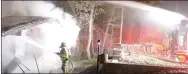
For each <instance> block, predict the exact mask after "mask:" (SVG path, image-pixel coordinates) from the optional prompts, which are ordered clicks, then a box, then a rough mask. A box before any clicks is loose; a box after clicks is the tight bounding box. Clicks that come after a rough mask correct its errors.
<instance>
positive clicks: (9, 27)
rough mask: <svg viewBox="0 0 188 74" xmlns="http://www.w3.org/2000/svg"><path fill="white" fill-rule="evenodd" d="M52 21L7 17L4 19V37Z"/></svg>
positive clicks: (27, 17) (40, 18)
mask: <svg viewBox="0 0 188 74" xmlns="http://www.w3.org/2000/svg"><path fill="white" fill-rule="evenodd" d="M50 21H52V19H51V18H45V17H38V16H7V17H2V25H1V26H2V36H6V35H14V34H16V33H17V32H20V31H21V30H24V29H28V28H31V27H34V26H37V25H40V24H42V23H45V22H50Z"/></svg>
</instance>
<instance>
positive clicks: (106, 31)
mask: <svg viewBox="0 0 188 74" xmlns="http://www.w3.org/2000/svg"><path fill="white" fill-rule="evenodd" d="M114 11H115V8H114V10H113V11H112V14H111V16H110V17H111V18H110V20H109V22H108V24H107V28H106V30H105V35H104V41H103V46H102V48H103V49H104V45H105V42H106V36H107V34H108V29H109V26H110V22H111V20H112V17H113V15H114Z"/></svg>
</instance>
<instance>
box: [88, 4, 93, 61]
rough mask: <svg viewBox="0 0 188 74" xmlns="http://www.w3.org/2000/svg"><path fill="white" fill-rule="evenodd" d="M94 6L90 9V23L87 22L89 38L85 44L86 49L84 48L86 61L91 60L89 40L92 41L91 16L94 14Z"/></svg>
mask: <svg viewBox="0 0 188 74" xmlns="http://www.w3.org/2000/svg"><path fill="white" fill-rule="evenodd" d="M94 7H95V6H94V5H93V7H92V10H91V13H90V21H89V36H88V43H87V48H86V53H87V57H88V59H91V54H90V46H91V40H92V34H93V31H92V30H93V29H92V27H93V14H94Z"/></svg>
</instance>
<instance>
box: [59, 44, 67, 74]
mask: <svg viewBox="0 0 188 74" xmlns="http://www.w3.org/2000/svg"><path fill="white" fill-rule="evenodd" d="M65 47H66V45H65V43H64V42H62V43H61V46H60V48H61V50H60V57H61V61H62V66H61V69H62V70H63V71H64V72H65V66H66V63H67V60H68V53H67V52H66V48H65Z"/></svg>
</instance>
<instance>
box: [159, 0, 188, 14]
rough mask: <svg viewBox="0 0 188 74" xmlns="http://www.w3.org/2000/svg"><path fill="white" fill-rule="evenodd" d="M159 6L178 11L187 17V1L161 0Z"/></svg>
mask: <svg viewBox="0 0 188 74" xmlns="http://www.w3.org/2000/svg"><path fill="white" fill-rule="evenodd" d="M159 7H161V8H164V9H167V10H170V11H174V12H178V13H181V14H183V15H184V16H186V17H188V1H163V2H162V3H161V4H159Z"/></svg>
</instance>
